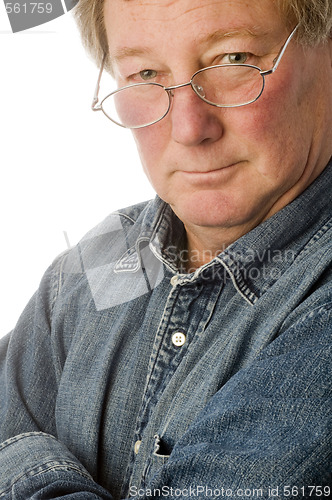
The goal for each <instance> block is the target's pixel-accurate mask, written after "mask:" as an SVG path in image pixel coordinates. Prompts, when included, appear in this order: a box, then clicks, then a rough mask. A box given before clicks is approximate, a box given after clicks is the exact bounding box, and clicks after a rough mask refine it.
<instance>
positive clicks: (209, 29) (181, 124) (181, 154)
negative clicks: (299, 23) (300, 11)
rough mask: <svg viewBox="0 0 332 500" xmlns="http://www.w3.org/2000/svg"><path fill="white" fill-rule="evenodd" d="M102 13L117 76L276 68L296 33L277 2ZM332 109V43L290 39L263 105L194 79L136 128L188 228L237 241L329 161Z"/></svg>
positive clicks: (150, 1)
mask: <svg viewBox="0 0 332 500" xmlns="http://www.w3.org/2000/svg"><path fill="white" fill-rule="evenodd" d="M105 23H106V29H107V33H108V38H109V46H110V55H111V58H112V59H113V65H114V71H115V75H116V78H117V80H118V84H119V86H124V85H128V84H130V83H136V82H143V81H157V82H159V83H162V84H163V85H165V86H170V85H177V84H181V83H186V82H188V81H189V80H190V79H191V76H192V75H193V73H195V72H196V71H197V70H199V69H201V68H203V67H207V66H212V65H215V64H223V63H229V62H232V61H234V60H236V59H240V62H246V63H248V64H253V65H256V66H258V67H260V68H262V69H264V70H265V69H270V68H271V67H272V66H273V60H274V58H275V57H276V56H277V54H278V52H279V50H280V48H281V46H282V45H283V43H284V42H285V40H286V38H287V36H288V35H289V34H290V31H291V29H289V27H286V25H285V23H284V22H283V20H282V19H281V17H280V15H279V14H278V11H277V10H276V7H275V5H274V1H273V0H251V1H250V2H248V1H247V0H131V1H127V0H106V4H105ZM234 53H240V54H239V55H237V56H229V54H234ZM331 111H332V69H331V43H329V44H326V45H320V46H319V47H316V48H306V49H304V48H303V47H302V46H300V45H299V44H297V43H296V41H295V40H292V41H291V43H290V45H289V46H288V47H287V50H286V52H285V54H284V56H283V59H282V61H281V63H280V65H279V67H278V69H277V70H276V72H275V73H274V74H272V75H270V76H267V77H266V87H265V90H264V92H263V94H262V96H261V97H260V98H259V100H258V101H256V102H255V103H252V104H250V105H247V106H244V107H239V108H231V109H221V108H216V107H213V106H210V105H208V104H206V103H204V102H203V101H202V100H200V99H199V98H198V96H197V95H195V93H194V92H193V90H192V89H191V87H190V86H187V87H184V88H180V89H177V90H175V91H174V97H173V102H172V108H171V111H170V113H169V114H168V115H167V116H166V118H164V119H163V120H162V121H160V122H159V123H157V124H154V125H152V126H149V127H147V128H143V129H139V130H136V131H134V137H135V140H136V143H137V146H138V150H139V153H140V157H141V160H142V163H143V167H144V170H145V172H146V174H147V175H148V177H149V179H150V181H151V183H152V185H153V186H154V188H155V190H156V191H157V193H158V194H159V196H160V197H161V198H162V199H163V200H165V201H166V202H168V203H169V204H170V205H171V206H172V208H173V210H174V212H175V213H176V214H177V215H178V217H179V218H180V219H181V220H182V221H183V222H184V224H185V226H186V228H187V231H189V232H190V231H192V232H195V231H196V230H197V228H200V227H214V228H216V229H220V228H224V229H228V230H230V231H231V234H234V239H236V237H238V236H240V235H241V234H243V233H245V232H246V231H248V230H250V229H251V228H253V227H254V226H256V225H257V224H259V223H260V222H261V221H263V220H265V219H266V218H268V217H269V216H271V215H272V214H273V213H275V212H276V211H278V210H280V209H281V208H282V207H284V206H285V205H286V204H288V203H289V202H290V201H292V200H293V199H294V198H295V197H296V196H298V194H300V193H301V192H302V191H303V190H304V189H305V188H306V187H307V186H308V185H309V184H310V183H311V182H312V180H313V179H314V178H315V177H317V176H318V175H319V173H320V172H321V171H322V170H323V168H324V167H325V165H326V163H327V162H328V160H329V158H330V157H331V155H332V146H331V145H332V140H331V139H332V123H331V115H332V113H331Z"/></svg>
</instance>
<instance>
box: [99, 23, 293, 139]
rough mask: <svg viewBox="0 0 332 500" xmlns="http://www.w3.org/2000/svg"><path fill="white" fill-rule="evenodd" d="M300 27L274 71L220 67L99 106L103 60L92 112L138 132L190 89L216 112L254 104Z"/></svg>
mask: <svg viewBox="0 0 332 500" xmlns="http://www.w3.org/2000/svg"><path fill="white" fill-rule="evenodd" d="M297 28H298V25H297V26H296V27H295V28H294V30H293V31H292V32H291V34H290V35H289V37H288V38H287V40H286V42H285V43H284V45H283V46H282V48H281V49H280V52H279V54H278V56H277V58H276V59H275V60H274V65H273V67H272V68H271V69H269V70H266V71H263V70H261V69H260V68H259V67H257V66H253V65H251V64H238V63H231V64H220V65H216V66H209V67H207V68H203V69H201V70H199V71H197V72H196V73H194V75H193V76H192V78H191V80H190V81H189V82H187V83H182V84H180V85H174V86H172V87H164V86H163V85H161V84H159V83H155V82H143V83H135V84H132V85H128V86H126V87H122V88H120V89H118V90H115V91H114V92H112V93H110V94H108V95H107V96H106V97H105V98H104V99H103V100H102V101H101V102H100V104H98V101H99V98H98V94H99V86H100V80H101V76H102V73H103V69H104V64H105V59H106V56H105V57H104V59H103V62H102V65H101V68H100V72H99V77H98V81H97V86H96V90H95V94H94V98H93V102H92V110H93V111H103V113H104V114H105V115H106V116H107V118H109V119H110V120H111V121H112V122H114V123H116V124H117V125H120V127H124V128H130V129H138V128H143V127H148V126H149V125H153V124H154V123H157V122H159V121H160V120H162V119H163V118H164V117H165V116H166V115H167V113H168V112H169V110H170V108H171V103H172V97H173V91H174V90H176V89H179V88H183V87H187V86H191V88H192V90H193V91H194V92H195V94H196V95H197V96H198V97H199V98H200V99H202V101H204V102H206V103H207V104H210V105H212V106H215V107H217V108H236V107H240V106H246V105H247V104H251V103H253V102H255V101H257V99H259V97H260V96H261V95H262V93H263V90H264V87H265V77H266V76H268V75H271V74H272V73H274V72H275V71H276V69H277V68H278V66H279V63H280V61H281V58H282V56H283V55H284V53H285V50H286V48H287V46H288V44H289V43H290V41H291V39H292V38H293V36H294V34H295V32H296V30H297Z"/></svg>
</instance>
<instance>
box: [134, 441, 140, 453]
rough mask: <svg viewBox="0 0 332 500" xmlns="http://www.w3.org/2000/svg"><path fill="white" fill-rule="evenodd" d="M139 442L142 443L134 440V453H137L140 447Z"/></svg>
mask: <svg viewBox="0 0 332 500" xmlns="http://www.w3.org/2000/svg"><path fill="white" fill-rule="evenodd" d="M141 443H142V441H136V443H135V445H134V451H135V455H137V453H138V452H139V449H140V446H141Z"/></svg>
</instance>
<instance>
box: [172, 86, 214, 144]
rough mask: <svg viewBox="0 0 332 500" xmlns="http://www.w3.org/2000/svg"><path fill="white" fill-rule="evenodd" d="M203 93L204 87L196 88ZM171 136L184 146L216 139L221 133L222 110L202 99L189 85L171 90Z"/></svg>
mask: <svg viewBox="0 0 332 500" xmlns="http://www.w3.org/2000/svg"><path fill="white" fill-rule="evenodd" d="M197 91H198V92H199V93H200V94H201V95H203V94H204V89H197ZM172 96H173V97H172V108H171V112H170V120H171V126H172V138H173V140H174V141H175V142H177V143H179V144H183V145H185V146H197V145H199V144H202V143H209V142H211V143H212V142H215V141H218V140H219V139H220V138H221V136H222V135H223V124H222V120H221V118H222V110H221V109H219V108H215V107H213V106H211V105H209V104H207V103H206V102H204V101H202V99H200V98H199V97H198V95H196V94H195V92H194V91H193V89H192V88H191V87H190V85H189V86H183V87H179V88H176V89H174V90H172Z"/></svg>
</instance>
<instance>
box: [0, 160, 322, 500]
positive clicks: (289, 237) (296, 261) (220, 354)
mask: <svg viewBox="0 0 332 500" xmlns="http://www.w3.org/2000/svg"><path fill="white" fill-rule="evenodd" d="M331 193H332V164H331V165H330V166H328V167H327V168H326V169H325V170H324V171H323V173H322V174H321V175H320V177H319V178H318V179H316V181H315V182H314V183H313V184H312V185H311V186H310V187H309V188H308V189H307V190H306V191H304V192H303V193H302V194H301V195H300V196H299V197H298V198H297V199H295V200H294V201H293V202H292V203H291V204H289V205H288V206H286V207H285V208H284V209H283V210H281V211H279V212H278V213H276V214H275V215H274V216H272V217H271V218H269V219H268V220H267V221H265V222H263V223H262V224H260V225H259V226H257V227H256V228H255V229H253V230H252V231H250V232H249V233H247V234H246V235H244V236H243V237H241V238H240V239H239V240H237V241H236V242H234V243H233V244H232V245H230V246H229V247H228V248H226V249H224V250H222V251H221V252H220V254H219V255H218V256H217V257H215V258H214V259H213V260H211V261H210V262H209V263H208V264H206V265H204V266H202V267H200V268H199V269H197V270H196V271H194V272H192V273H185V272H184V270H183V266H182V264H183V262H184V261H185V260H186V252H185V246H183V239H184V228H183V225H182V223H181V222H180V221H179V220H178V219H177V218H176V216H175V215H174V213H173V212H172V210H171V208H170V207H169V206H168V205H167V204H166V203H164V202H163V201H162V200H160V199H159V198H158V197H156V199H155V200H153V201H151V202H148V203H142V204H139V205H136V206H134V207H130V208H127V209H125V210H120V211H118V212H115V213H113V214H111V215H110V216H109V217H107V218H106V219H105V221H103V222H102V223H101V224H100V225H98V226H97V227H96V228H94V229H93V230H92V231H90V232H89V233H88V234H87V235H86V236H85V237H84V238H83V239H82V240H81V242H80V243H79V244H78V245H77V246H75V247H73V248H72V249H70V251H67V252H65V253H64V254H62V255H61V256H59V257H58V258H57V259H56V260H55V262H54V263H53V264H52V266H51V267H50V268H49V269H48V270H47V272H46V273H45V275H44V277H43V279H42V282H41V285H40V287H39V290H38V291H37V293H36V294H35V295H34V297H33V298H32V299H31V301H30V303H29V304H28V306H27V307H26V309H25V311H24V312H23V314H22V316H21V318H20V319H19V322H18V324H17V326H16V328H15V329H14V331H13V332H12V333H11V335H9V336H7V337H5V338H3V339H2V340H1V341H0V342H1V343H0V442H1V443H2V444H0V498H4V499H5V500H7V499H15V500H21V499H28V498H34V499H37V498H38V499H46V498H47V499H51V498H52V499H56V498H62V497H64V496H65V498H66V499H68V500H69V499H80V500H81V499H89V500H91V499H111V498H114V499H118V498H128V497H137V498H144V499H148V498H160V497H164V496H165V497H178V498H179V497H180V498H185V497H188V496H189V497H191V496H193V497H195V498H216V497H219V496H220V497H233V498H236V497H241V496H242V497H244V496H246V497H252V498H258V497H259V498H278V497H279V498H286V497H291V498H295V497H299V498H318V497H320V498H324V497H328V491H329V490H328V488H329V486H330V485H331V471H332V464H331V460H332V440H331V392H332V391H331V385H332V384H331V368H330V367H331V333H332V315H331V295H332V279H331V274H332V273H331V255H332V250H331V233H332V228H331ZM292 488H293V489H292ZM315 495H316V496H315Z"/></svg>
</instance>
